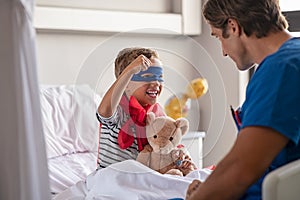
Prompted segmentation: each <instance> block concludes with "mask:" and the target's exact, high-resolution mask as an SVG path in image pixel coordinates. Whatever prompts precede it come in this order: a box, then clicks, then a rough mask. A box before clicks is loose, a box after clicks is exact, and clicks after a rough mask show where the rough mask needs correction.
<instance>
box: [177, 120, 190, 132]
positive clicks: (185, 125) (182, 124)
mask: <svg viewBox="0 0 300 200" xmlns="http://www.w3.org/2000/svg"><path fill="white" fill-rule="evenodd" d="M176 126H177V128H180V129H181V134H182V135H184V134H186V133H187V132H188V129H189V121H188V120H187V119H185V118H178V119H176Z"/></svg>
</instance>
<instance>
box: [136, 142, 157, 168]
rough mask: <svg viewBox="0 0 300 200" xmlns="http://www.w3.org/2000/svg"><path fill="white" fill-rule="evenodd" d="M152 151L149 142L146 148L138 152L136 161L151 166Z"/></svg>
mask: <svg viewBox="0 0 300 200" xmlns="http://www.w3.org/2000/svg"><path fill="white" fill-rule="evenodd" d="M152 151H153V149H152V147H151V146H150V145H149V144H147V145H146V146H145V147H144V149H143V150H142V151H141V152H140V153H139V154H138V156H137V158H136V161H138V162H140V163H142V164H144V165H146V166H149V165H150V158H151V152H152Z"/></svg>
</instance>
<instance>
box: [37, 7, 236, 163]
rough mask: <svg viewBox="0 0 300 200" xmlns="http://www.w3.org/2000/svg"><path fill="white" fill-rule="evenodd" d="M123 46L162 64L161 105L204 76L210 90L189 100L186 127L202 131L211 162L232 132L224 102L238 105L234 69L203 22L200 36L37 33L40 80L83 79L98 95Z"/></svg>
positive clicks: (206, 160) (226, 146) (228, 144)
mask: <svg viewBox="0 0 300 200" xmlns="http://www.w3.org/2000/svg"><path fill="white" fill-rule="evenodd" d="M199 9H200V8H199ZM128 46H146V47H153V48H155V49H157V50H158V52H159V54H160V57H161V59H162V60H163V62H164V64H165V80H166V81H165V90H164V92H163V94H162V96H161V98H160V101H161V103H162V104H164V102H166V100H167V99H168V98H169V97H170V95H172V94H178V93H180V92H184V91H185V87H186V84H187V83H188V81H190V80H192V79H193V78H197V77H199V76H200V77H205V78H207V79H208V82H209V87H210V90H209V92H208V93H207V94H206V95H205V96H204V97H202V98H200V99H199V100H198V101H197V100H195V101H192V104H191V106H192V107H191V110H190V113H189V116H188V119H189V120H190V123H191V127H190V129H191V130H204V131H206V132H207V133H206V138H205V140H204V166H207V165H211V164H216V163H217V162H218V161H219V160H220V159H221V158H222V157H223V156H224V154H225V153H226V152H227V151H228V150H229V148H230V147H231V145H232V143H233V141H234V139H235V136H236V129H235V127H234V124H233V120H232V119H231V116H230V112H229V105H230V104H231V105H233V106H237V105H238V100H239V97H238V95H239V86H238V82H239V81H238V77H239V73H238V71H237V70H236V69H235V66H234V64H233V63H232V62H231V61H230V59H229V58H224V57H223V56H222V53H221V49H220V45H219V43H218V41H217V40H216V39H214V38H212V37H211V36H210V30H209V27H208V26H207V25H206V24H205V23H204V22H203V23H202V33H201V35H200V36H196V37H187V36H178V35H172V36H171V35H162V36H159V35H155V34H148V35H147V34H146V35H145V34H144V35H141V34H131V33H130V34H124V33H123V34H100V33H93V34H92V33H82V32H77V33H70V32H68V33H67V32H65V33H57V32H56V33H55V32H52V33H51V32H47V33H46V32H38V34H37V54H38V55H37V56H38V66H39V68H38V73H39V80H40V83H42V84H74V83H88V84H89V85H90V86H91V87H92V88H94V89H95V91H96V92H97V93H99V94H100V95H101V94H103V92H104V91H105V90H106V89H107V88H108V87H109V85H110V84H111V83H112V81H113V80H114V75H113V61H114V58H115V56H116V55H117V53H118V51H119V50H120V49H122V48H123V47H128ZM199 110H200V111H199Z"/></svg>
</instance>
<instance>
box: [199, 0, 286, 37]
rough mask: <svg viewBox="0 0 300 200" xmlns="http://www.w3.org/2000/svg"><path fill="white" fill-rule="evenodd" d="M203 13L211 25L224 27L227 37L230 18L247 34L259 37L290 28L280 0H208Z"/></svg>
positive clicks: (223, 34)
mask: <svg viewBox="0 0 300 200" xmlns="http://www.w3.org/2000/svg"><path fill="white" fill-rule="evenodd" d="M203 15H204V17H205V18H206V20H207V21H208V23H209V24H210V25H212V26H213V27H215V28H219V29H222V36H223V37H224V38H227V37H228V36H227V33H226V30H227V24H228V19H230V18H231V19H235V20H237V22H238V24H239V25H240V26H241V28H242V29H243V31H244V32H245V34H246V36H248V37H249V36H250V35H252V34H253V33H254V34H255V35H256V37H257V38H262V37H265V36H267V35H268V34H269V33H270V32H278V31H282V30H284V29H287V28H288V23H287V21H286V19H285V17H284V16H283V15H282V13H281V11H280V8H279V1H278V0H208V1H207V2H206V4H205V5H204V6H203Z"/></svg>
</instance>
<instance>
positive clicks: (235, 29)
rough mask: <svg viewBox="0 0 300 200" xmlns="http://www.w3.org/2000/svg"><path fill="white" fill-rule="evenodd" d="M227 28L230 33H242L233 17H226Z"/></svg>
mask: <svg viewBox="0 0 300 200" xmlns="http://www.w3.org/2000/svg"><path fill="white" fill-rule="evenodd" d="M227 26H228V29H229V31H230V32H231V33H232V34H235V35H238V36H240V35H241V34H242V29H241V27H240V25H239V23H238V22H237V21H236V20H235V19H231V18H229V19H228V25H227Z"/></svg>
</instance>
